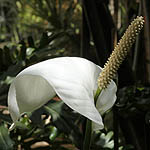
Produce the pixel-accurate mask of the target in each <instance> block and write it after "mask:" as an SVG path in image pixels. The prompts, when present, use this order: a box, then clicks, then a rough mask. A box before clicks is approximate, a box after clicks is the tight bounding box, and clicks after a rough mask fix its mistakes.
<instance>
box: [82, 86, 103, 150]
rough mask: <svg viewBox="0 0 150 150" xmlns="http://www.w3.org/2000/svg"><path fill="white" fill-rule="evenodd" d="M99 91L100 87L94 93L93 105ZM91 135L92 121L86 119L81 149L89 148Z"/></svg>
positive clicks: (88, 149) (86, 149) (87, 149)
mask: <svg viewBox="0 0 150 150" xmlns="http://www.w3.org/2000/svg"><path fill="white" fill-rule="evenodd" d="M101 91H102V89H99V88H98V89H97V91H96V93H95V95H94V102H95V105H96V102H97V99H98V96H99V95H100V93H101ZM91 137H92V121H91V120H89V119H87V120H86V129H85V137H84V143H83V150H90V146H91Z"/></svg>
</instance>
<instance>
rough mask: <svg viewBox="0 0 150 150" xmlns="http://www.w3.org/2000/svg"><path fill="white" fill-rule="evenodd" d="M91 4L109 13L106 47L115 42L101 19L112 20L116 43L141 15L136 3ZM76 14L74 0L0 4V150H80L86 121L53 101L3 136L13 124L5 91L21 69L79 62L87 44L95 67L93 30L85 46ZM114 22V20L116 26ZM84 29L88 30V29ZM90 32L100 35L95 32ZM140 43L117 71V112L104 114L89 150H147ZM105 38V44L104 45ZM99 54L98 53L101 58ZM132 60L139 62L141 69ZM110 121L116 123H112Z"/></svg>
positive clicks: (149, 104)
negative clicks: (71, 59)
mask: <svg viewBox="0 0 150 150" xmlns="http://www.w3.org/2000/svg"><path fill="white" fill-rule="evenodd" d="M108 2H109V3H108ZM112 2H114V4H113V3H112ZM96 4H97V7H98V8H103V7H104V8H105V9H106V8H107V7H108V5H109V8H110V9H109V10H107V11H106V12H105V11H103V12H100V13H102V14H103V15H104V16H106V17H105V18H104V17H103V18H102V19H100V20H101V21H102V24H103V26H102V31H104V35H105V33H108V34H110V37H114V39H112V41H113V43H111V45H115V44H116V41H117V40H116V41H115V36H113V35H112V34H111V33H109V32H106V31H105V28H106V24H104V21H103V19H106V20H107V17H108V14H109V13H110V12H111V15H112V16H109V17H112V18H113V20H112V21H113V22H111V23H112V24H110V25H111V26H114V27H115V32H116V34H117V36H118V37H119V38H120V37H121V35H122V34H123V32H124V31H125V29H126V28H127V26H128V24H129V22H130V21H131V20H132V19H133V18H134V17H135V16H137V15H140V14H143V12H142V9H141V7H142V4H141V2H139V1H135V0H133V1H130V0H127V1H124V0H121V1H116V0H113V1H112V0H110V1H96ZM100 5H101V7H99V6H100ZM117 6H118V9H117ZM113 7H114V8H113ZM105 9H104V10H105ZM113 9H114V10H113ZM143 9H144V8H143ZM101 10H103V9H101ZM111 10H113V11H111ZM88 11H93V10H92V9H91V10H88ZM81 13H82V5H81V2H80V1H79V0H63V1H62V0H42V1H41V0H30V1H28V0H11V1H10V0H1V1H0V149H2V150H3V149H4V150H5V149H8V150H9V149H10V150H13V149H16V150H23V149H25V150H26V149H36V150H38V149H41V147H42V149H45V150H46V149H54V150H57V149H58V150H75V149H82V142H83V139H84V133H85V118H84V117H83V116H80V115H79V114H77V113H75V112H74V111H72V110H71V109H70V108H69V107H67V106H66V105H65V104H64V103H63V102H62V101H60V99H59V98H58V97H55V98H54V99H53V100H51V101H49V103H47V104H46V105H45V106H43V107H41V108H40V109H38V110H36V111H34V112H31V113H27V114H25V115H23V116H22V117H21V119H20V121H19V122H18V123H17V127H16V128H15V129H14V130H13V131H11V132H9V131H8V128H9V126H10V124H11V123H12V121H11V118H10V115H9V112H8V108H7V92H8V88H9V85H10V83H11V82H12V80H13V78H14V77H15V76H16V75H17V74H18V73H19V72H20V71H21V70H23V69H24V68H26V67H28V66H30V65H32V64H35V63H37V62H40V61H43V60H46V59H50V58H54V57H60V56H79V55H80V53H81V52H80V41H82V42H87V41H89V43H90V46H89V47H88V46H86V48H89V49H90V48H91V47H92V48H91V52H90V53H88V55H89V56H88V58H89V59H92V60H94V61H95V62H96V59H93V58H97V57H96V56H94V57H93V54H95V55H97V52H98V49H96V48H95V47H96V46H95V45H96V44H95V43H94V40H93V37H88V36H89V34H92V33H91V32H92V30H90V29H89V31H87V30H85V31H86V33H85V32H83V33H84V34H85V37H87V38H89V39H88V40H87V39H86V38H85V39H84V41H83V39H82V38H80V36H81V33H82V30H83V29H82V30H80V29H81V23H82V24H83V21H85V20H84V19H83V20H82V17H83V16H82V15H81ZM105 13H106V14H107V15H106V14H105ZM100 15H101V14H100ZM101 16H102V15H101ZM115 16H118V17H117V21H116V20H115ZM86 17H87V16H86ZM98 17H99V16H98ZM109 17H108V18H109ZM97 19H99V18H97ZM109 19H110V18H109ZM109 19H108V20H109ZM110 20H111V19H110ZM110 20H109V21H110ZM88 21H90V20H88ZM88 21H87V22H88ZM97 21H98V20H95V22H97ZM100 23H101V22H100ZM87 24H88V25H87V28H89V23H87ZM107 25H108V24H107ZM87 28H86V29H87ZM95 30H96V31H97V30H99V29H96V28H95ZM112 30H114V29H112ZM83 33H82V34H83ZM95 33H97V32H95ZM93 35H94V34H93ZM97 37H102V35H96V36H95V38H97ZM106 37H107V36H106ZM140 37H141V39H142V40H140V39H139V40H137V42H136V44H135V45H134V46H133V48H132V49H135V52H132V53H131V54H130V55H129V58H128V63H127V64H128V65H126V63H125V64H123V65H122V67H121V68H122V69H120V70H119V89H118V100H117V103H116V105H115V109H116V110H117V111H116V112H115V113H114V112H113V111H109V112H107V113H106V114H105V115H104V116H103V118H104V120H105V129H104V130H102V131H98V132H95V133H94V134H93V142H92V147H91V149H93V150H96V149H102V150H111V149H115V150H118V149H119V150H132V149H133V150H134V149H136V150H142V149H140V148H141V147H142V148H143V149H144V148H145V150H148V148H149V147H148V146H145V143H146V144H147V145H148V144H149V143H148V139H149V137H150V124H149V120H150V99H149V97H150V88H149V84H148V83H147V80H146V79H145V78H146V77H147V76H148V75H147V73H146V75H145V70H146V67H145V66H147V64H146V63H147V61H145V59H146V58H145V55H146V54H147V53H146V52H145V51H144V50H145V46H144V45H145V43H144V42H143V41H144V40H143V39H144V38H143V33H142V34H141V35H140ZM107 38H108V37H107ZM107 38H106V39H105V40H106V41H105V42H106V44H108V45H109V44H110V43H108V39H107ZM86 40H87V41H86ZM98 40H101V39H98ZM91 43H92V44H91ZM99 43H100V44H104V43H103V42H99ZM86 44H87V43H86ZM100 47H101V46H100ZM146 48H147V47H146ZM141 50H142V52H141ZM87 51H88V49H87V50H86V52H87ZM108 51H110V50H108ZM143 51H144V52H143ZM103 53H104V52H103V51H102V53H101V54H103ZM140 54H141V55H140ZM108 55H109V54H108ZM146 56H147V55H146ZM83 57H84V56H83ZM91 57H93V58H91ZM98 57H99V59H103V57H104V56H103V55H100V56H99V55H98ZM137 57H139V58H140V59H137ZM149 57H150V56H149ZM137 60H140V63H139V61H137ZM146 60H147V59H146ZM134 63H136V65H135V66H134V65H133V64H134ZM147 68H148V67H147ZM140 69H142V71H141V70H140ZM123 70H124V71H123ZM138 70H140V72H139V74H137V71H138ZM132 73H133V77H132V78H131V76H132ZM139 83H140V84H139ZM145 83H146V84H145ZM114 116H115V117H117V119H116V118H115V119H114ZM113 122H117V123H116V124H117V126H115V125H114V126H113ZM116 130H117V131H118V132H116ZM116 137H117V140H118V143H117V142H116V140H115V138H116ZM137 142H138V144H139V145H138V144H137ZM115 145H117V146H115ZM114 147H117V148H114ZM146 148H147V149H146Z"/></svg>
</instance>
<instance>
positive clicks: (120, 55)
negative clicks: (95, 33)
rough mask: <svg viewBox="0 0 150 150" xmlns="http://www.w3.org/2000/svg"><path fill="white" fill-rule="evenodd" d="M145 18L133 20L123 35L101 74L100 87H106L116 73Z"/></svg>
mask: <svg viewBox="0 0 150 150" xmlns="http://www.w3.org/2000/svg"><path fill="white" fill-rule="evenodd" d="M143 24H144V19H143V17H142V16H141V17H139V16H138V17H137V18H136V19H134V20H133V22H132V23H131V25H130V26H129V27H128V29H127V30H126V32H125V33H124V35H123V37H122V38H121V40H120V41H119V43H118V44H117V46H116V47H115V49H114V51H113V52H112V54H111V56H110V57H109V59H108V61H107V63H106V64H105V65H104V69H103V71H102V73H101V74H100V77H99V79H98V85H99V88H100V89H105V88H106V87H107V86H108V84H109V83H110V82H111V80H112V79H113V78H114V76H115V75H116V72H117V70H118V68H119V66H120V64H121V63H122V61H123V60H124V59H125V57H126V56H127V54H128V52H129V50H130V49H131V47H132V45H133V43H134V42H135V40H136V37H137V35H138V34H139V33H140V31H141V29H142V28H143Z"/></svg>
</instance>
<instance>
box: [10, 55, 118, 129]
mask: <svg viewBox="0 0 150 150" xmlns="http://www.w3.org/2000/svg"><path fill="white" fill-rule="evenodd" d="M101 70H102V69H101V68H100V67H99V66H97V65H95V64H94V63H92V62H91V61H88V60H86V59H84V58H79V57H60V58H54V59H50V60H47V61H43V62H40V63H38V64H35V65H32V66H30V67H28V68H26V69H24V70H23V71H21V72H20V73H19V74H18V75H17V76H16V78H15V79H14V81H13V82H12V84H11V85H10V89H9V92H8V109H9V112H10V115H11V117H12V120H13V122H14V124H13V125H12V126H11V129H13V128H14V126H15V123H16V122H17V120H18V119H19V118H20V116H21V114H23V113H25V112H30V111H34V110H36V109H38V108H39V107H41V106H42V105H44V104H45V103H46V102H48V101H49V100H50V99H52V98H53V97H54V96H55V95H56V94H57V95H58V96H59V97H60V98H61V99H62V100H63V102H64V103H65V104H67V105H68V106H69V107H71V108H72V109H73V110H75V111H77V112H78V113H80V114H82V115H83V116H85V117H87V118H89V119H90V120H92V121H93V122H94V123H96V128H97V129H102V128H103V126H104V125H103V122H102V118H101V115H100V114H103V113H104V112H105V111H107V110H108V109H109V108H111V107H112V106H113V104H114V102H115V100H116V90H117V87H116V85H115V83H114V82H113V81H111V83H110V85H109V86H108V88H107V89H105V90H103V91H102V92H101V94H100V96H99V97H98V100H97V104H96V107H97V108H96V107H95V104H94V93H95V91H96V89H97V79H98V76H99V73H100V72H101ZM99 112H100V113H99Z"/></svg>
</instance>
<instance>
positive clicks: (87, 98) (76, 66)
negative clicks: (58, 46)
mask: <svg viewBox="0 0 150 150" xmlns="http://www.w3.org/2000/svg"><path fill="white" fill-rule="evenodd" d="M143 23H144V20H143V17H137V18H136V19H135V20H134V21H133V22H132V23H131V25H130V26H129V27H128V29H127V31H126V32H125V34H124V35H123V37H122V38H121V40H120V41H119V43H118V45H117V46H116V48H115V49H114V51H113V52H112V54H111V56H110V58H109V59H108V61H107V63H106V64H105V66H104V68H103V69H102V68H101V67H100V66H98V65H96V64H94V63H92V62H91V61H88V60H86V59H84V58H79V57H60V58H54V59H50V60H46V61H43V62H40V63H38V64H35V65H32V66H30V67H28V68H26V69H24V70H23V71H21V72H20V73H19V74H18V75H17V76H16V78H15V79H14V81H13V82H12V83H11V85H10V89H9V92H8V109H9V112H10V115H11V117H12V120H13V122H14V123H13V124H12V125H11V127H10V129H13V128H14V127H15V124H16V122H17V121H18V119H19V118H20V116H21V115H22V114H24V113H25V112H31V111H34V110H36V109H38V108H40V107H41V106H42V105H44V104H45V103H47V102H48V101H49V100H50V99H52V98H53V97H54V96H55V95H56V94H57V95H58V96H59V97H60V98H61V100H63V102H64V103H65V104H67V105H68V106H69V107H71V108H72V109H73V110H75V111H76V112H78V113H80V114H81V115H83V116H85V117H87V118H88V119H89V120H91V121H92V122H93V123H94V124H93V129H94V130H97V129H103V127H104V125H103V121H102V117H101V115H102V114H103V113H105V112H106V111H107V110H108V109H110V108H111V107H112V106H113V104H114V103H115V101H116V91H117V87H116V84H115V83H114V81H112V79H113V78H114V76H115V75H116V72H117V70H118V68H119V66H120V64H121V63H122V61H123V60H124V59H125V57H126V56H127V54H128V51H129V50H130V48H131V46H132V45H133V43H134V42H135V39H136V36H137V35H138V34H139V33H140V31H141V29H142V27H143ZM88 126H89V125H88V124H87V129H88ZM87 141H88V140H87ZM85 147H86V146H85ZM84 149H88V147H87V148H84Z"/></svg>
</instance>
